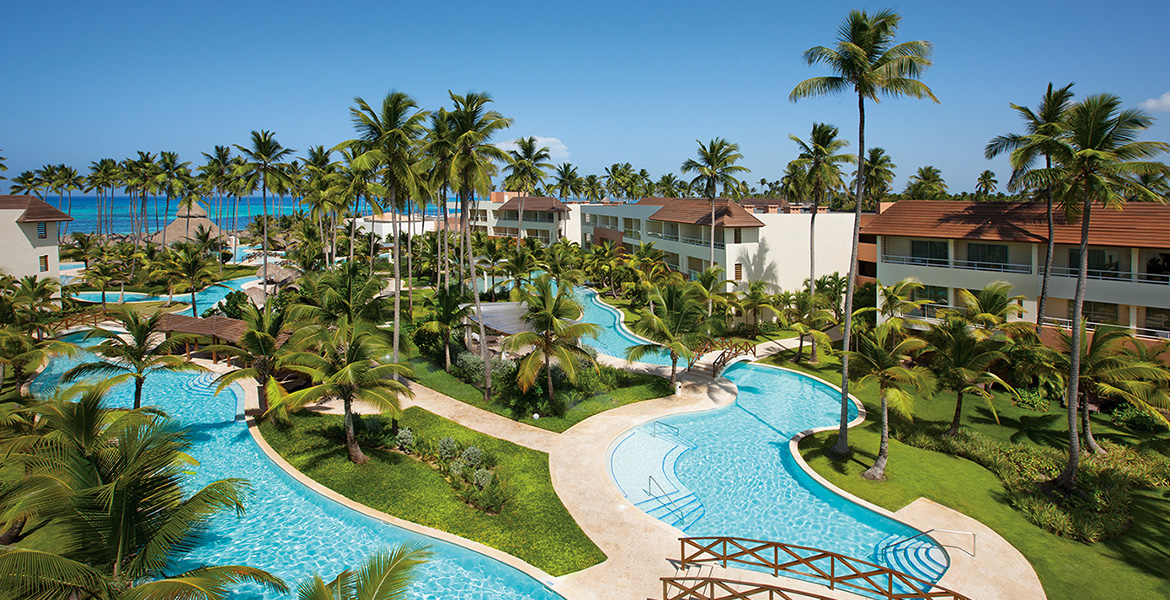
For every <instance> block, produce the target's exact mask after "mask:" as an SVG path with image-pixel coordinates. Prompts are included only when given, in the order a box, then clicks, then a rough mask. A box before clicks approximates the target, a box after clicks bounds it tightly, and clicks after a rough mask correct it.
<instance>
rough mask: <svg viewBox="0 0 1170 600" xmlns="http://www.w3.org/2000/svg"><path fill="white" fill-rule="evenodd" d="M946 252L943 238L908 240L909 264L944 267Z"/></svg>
mask: <svg viewBox="0 0 1170 600" xmlns="http://www.w3.org/2000/svg"><path fill="white" fill-rule="evenodd" d="M948 254H949V253H948V251H947V243H946V241H945V240H910V258H912V259H913V260H911V261H910V262H911V264H916V265H934V266H944V267H945V266H947V261H948V259H949V258H950V257H949V256H948Z"/></svg>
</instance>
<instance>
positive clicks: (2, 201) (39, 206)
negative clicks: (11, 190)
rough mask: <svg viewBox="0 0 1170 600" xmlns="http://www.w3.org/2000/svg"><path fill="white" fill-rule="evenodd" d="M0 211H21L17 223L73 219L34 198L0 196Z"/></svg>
mask: <svg viewBox="0 0 1170 600" xmlns="http://www.w3.org/2000/svg"><path fill="white" fill-rule="evenodd" d="M0 210H23V211H24V212H23V213H22V214H21V215H20V216H19V217H17V218H16V222H17V223H38V222H41V221H72V220H73V217H71V216H69V215H67V214H65V213H63V212H61V211H59V210H57V209H56V208H53V207H52V206H50V205H49V204H47V203H46V202H45V201H44V200H41V199H39V198H37V197H36V196H0Z"/></svg>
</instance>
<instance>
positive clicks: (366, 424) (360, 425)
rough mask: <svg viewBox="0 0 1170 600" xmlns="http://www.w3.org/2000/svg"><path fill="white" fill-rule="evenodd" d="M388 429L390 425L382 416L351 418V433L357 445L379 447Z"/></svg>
mask: <svg viewBox="0 0 1170 600" xmlns="http://www.w3.org/2000/svg"><path fill="white" fill-rule="evenodd" d="M389 429H390V425H389V423H387V422H386V417H384V416H382V415H365V416H363V415H357V414H355V415H354V416H353V432H354V436H355V437H356V438H357V440H358V443H359V444H362V445H374V446H380V445H382V443H383V440H384V439H385V435H386V433H387V431H388V430H389ZM342 435H344V433H343V434H342Z"/></svg>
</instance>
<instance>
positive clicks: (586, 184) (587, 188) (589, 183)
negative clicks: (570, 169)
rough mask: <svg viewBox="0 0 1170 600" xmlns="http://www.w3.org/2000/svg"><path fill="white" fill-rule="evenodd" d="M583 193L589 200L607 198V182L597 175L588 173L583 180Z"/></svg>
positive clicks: (597, 200)
mask: <svg viewBox="0 0 1170 600" xmlns="http://www.w3.org/2000/svg"><path fill="white" fill-rule="evenodd" d="M581 193H582V194H584V195H585V199H586V200H588V201H589V202H601V199H602V198H605V184H604V183H602V181H601V178H600V177H598V176H596V175H586V176H585V179H584V180H583V181H582V182H581Z"/></svg>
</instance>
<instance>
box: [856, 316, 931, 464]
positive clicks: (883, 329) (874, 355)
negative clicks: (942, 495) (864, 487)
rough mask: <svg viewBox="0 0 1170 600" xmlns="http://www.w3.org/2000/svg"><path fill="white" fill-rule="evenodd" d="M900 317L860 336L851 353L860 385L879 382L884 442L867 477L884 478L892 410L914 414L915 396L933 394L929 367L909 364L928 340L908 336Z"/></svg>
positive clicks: (904, 415)
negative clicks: (912, 412) (903, 329)
mask: <svg viewBox="0 0 1170 600" xmlns="http://www.w3.org/2000/svg"><path fill="white" fill-rule="evenodd" d="M902 328H903V323H902V320H901V319H897V318H895V319H890V320H888V321H885V322H884V323H881V324H879V325H878V326H877V327H875V328H874V329H873V330H872V331H868V332H862V333H860V334H859V335H858V336H857V350H851V351H850V356H851V357H852V358H853V359H855V360H856V361H857V365H856V366H857V369H856V370H855V371H854V376H856V377H858V384H859V385H866V384H869V383H872V384H873V385H876V386H877V390H878V398H879V399H880V400H881V442H880V444H879V446H878V455H877V459H876V460H875V461H874V463H873V466H871V467H870V468H869V469H866V470H865V472H864V473H862V474H861V476H862V477H864V478H866V479H876V480H879V481H880V480H884V479H885V478H886V463H887V462H888V461H889V457H890V414H889V411H890V410H893V411H894V412H895V413H898V414H899V415H901V416H902V417H904V418H906V419H909V418H911V417H910V415H911V410H912V409H913V406H914V399H915V397H919V398H929V397H930V396H931V381H930V371H928V370H927V369H926V367H923V366H908V363H909V362H910V359H911V358H913V357H914V356H915V355H916V354H917V353H918V352H919V351H921V350H922V349H923V348H925V347H926V341H924V340H923V339H922V338H918V337H914V336H906V335H904V333H903V331H902Z"/></svg>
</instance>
